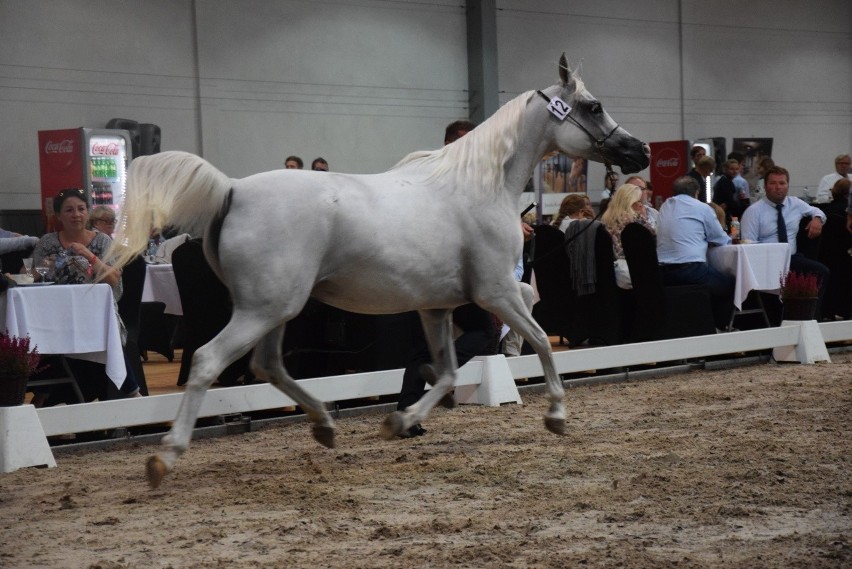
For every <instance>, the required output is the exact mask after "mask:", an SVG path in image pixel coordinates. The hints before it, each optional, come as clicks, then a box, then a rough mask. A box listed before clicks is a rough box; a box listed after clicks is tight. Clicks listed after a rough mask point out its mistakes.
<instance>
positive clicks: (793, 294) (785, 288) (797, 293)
mask: <svg viewBox="0 0 852 569" xmlns="http://www.w3.org/2000/svg"><path fill="white" fill-rule="evenodd" d="M818 295H819V278H818V277H817V276H816V275H815V274H812V273H797V272H796V271H790V272H788V273H787V274H786V275H785V276H784V277H782V278H781V298H816V297H817V296H818Z"/></svg>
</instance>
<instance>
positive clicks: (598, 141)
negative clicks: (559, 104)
mask: <svg viewBox="0 0 852 569" xmlns="http://www.w3.org/2000/svg"><path fill="white" fill-rule="evenodd" d="M536 93H538V94H539V95H541V98H542V99H544V100H545V101H547V104H548V105H549V104H550V102H551V101H552V99H551V98H550V97H548V96H547V95H545V94H544V93H543V92H542V91H541V90H537V91H536ZM572 110H573V109H572ZM565 118H567V119H571V122H573V123H574V124H575V125H577V127H578V128H579V129H580V130H582V131H583V132H585V133H586V134H587V135H588V136H589V138H591V139H592V142H594V143H595V150H596V151H597V153H598V154H599V155H600V157H601V158H603V161H604V166H606V172H607V175H609V174H610V173H611V172H612V171H613V170H612V161H610V159H609V151H608V150H607V149H606V147H605V146H604V145H605V144H606V141H607V140H608V139H609V137H610V136H612V135H613V133H615V131H616V130H618V128H619V126H620V125H619V124H617V123H616V125H615V126H614V127H613V128H612V130H611V131H609V133H607V134H606V136H603V137H601V138H595V135H594V134H592V133H591V132H590V131H589V129H587V128H586V127H585V126H583V125H582V124H581V123H580V121H578V120H577V119H575V118H574V117H573V116H571V113H570V112H569V113H568V114H567V115H565Z"/></svg>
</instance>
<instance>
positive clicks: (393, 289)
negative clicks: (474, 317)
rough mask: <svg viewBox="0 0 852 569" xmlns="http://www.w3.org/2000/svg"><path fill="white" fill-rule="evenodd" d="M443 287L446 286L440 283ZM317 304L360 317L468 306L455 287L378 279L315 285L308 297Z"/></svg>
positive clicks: (378, 277)
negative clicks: (312, 298) (311, 297)
mask: <svg viewBox="0 0 852 569" xmlns="http://www.w3.org/2000/svg"><path fill="white" fill-rule="evenodd" d="M444 284H447V283H444ZM311 296H313V297H314V298H316V299H317V300H319V301H321V302H324V303H326V304H330V305H332V306H335V307H337V308H340V309H342V310H348V311H350V312H359V313H362V314H395V313H399V312H407V311H410V310H418V309H421V308H453V307H455V306H458V305H460V304H464V303H465V302H468V301H467V300H466V299H465V298H464V295H463V293H462V292H461V290H460V289H459V288H458V287H454V286H436V285H435V284H434V283H429V282H424V281H423V280H421V281H419V282H417V281H412V282H405V283H401V282H398V281H396V280H394V279H392V278H387V279H384V280H383V279H382V277H381V276H376V277H375V278H372V279H369V280H367V281H361V280H359V279H354V280H353V279H347V280H345V281H344V282H334V281H324V282H320V283H318V284H317V285H316V286H315V287H314V290H313V292H312V294H311Z"/></svg>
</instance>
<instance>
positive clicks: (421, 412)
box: [381, 309, 457, 439]
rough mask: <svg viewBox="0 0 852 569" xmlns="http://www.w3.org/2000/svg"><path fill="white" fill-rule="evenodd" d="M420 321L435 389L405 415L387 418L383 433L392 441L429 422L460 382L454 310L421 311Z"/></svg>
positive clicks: (400, 414)
mask: <svg viewBox="0 0 852 569" xmlns="http://www.w3.org/2000/svg"><path fill="white" fill-rule="evenodd" d="M419 314H420V320H421V322H422V324H423V332H424V333H425V334H426V342H427V343H428V344H429V352H430V354H431V355H432V368H429V367H428V366H424V368H425V369H423V372H422V373H425V374H427V376H426V377H424V379H426V381H427V382H428V383H429V384H431V385H432V389H431V390H429V391H427V392H426V393H425V394H424V395H423V397H421V398H420V400H419V401H417V402H416V403H414V404H413V405H409V406H408V407H407V408H406V409H405V410H404V411H395V412H393V413H391V414H390V415H388V416H387V418H386V419H385V421H384V423H383V424H382V429H381V433H382V436H383V437H384V438H386V439H392V438H393V437H395V436H396V435H399V434H400V433H402V432H403V431H405V430H407V429H408V428H409V427H411V426H412V425H416V424H417V423H420V422H421V421H423V419H425V418H426V417H427V416H428V415H429V412H430V411H431V410H432V408H433V407H435V405H436V404H437V403H438V402H439V401H442V400H444V398H445V396H447V394H448V393H449V392H450V389H452V387H453V383H455V379H456V367H457V365H456V352H455V349H454V348H453V321H452V314H453V313H452V311H451V310H438V309H431V310H420V311H419Z"/></svg>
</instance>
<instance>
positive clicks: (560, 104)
mask: <svg viewBox="0 0 852 569" xmlns="http://www.w3.org/2000/svg"><path fill="white" fill-rule="evenodd" d="M547 110H548V111H550V113H551V114H552V115H553V116H555V117H556V118H558V119H559V120H561V121H564V120H565V117H567V116H568V113H570V112H571V106H570V105H569V104H568V103H566V102H565V101H563V100H562V99H560V98H559V97H553V98H552V99H550V102H549V103H548V104H547Z"/></svg>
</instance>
